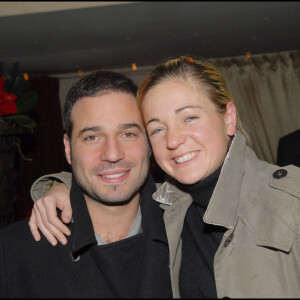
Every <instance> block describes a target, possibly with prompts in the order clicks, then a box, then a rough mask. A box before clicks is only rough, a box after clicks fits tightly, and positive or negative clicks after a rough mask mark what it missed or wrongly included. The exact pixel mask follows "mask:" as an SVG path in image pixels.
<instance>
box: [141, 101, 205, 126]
mask: <svg viewBox="0 0 300 300" xmlns="http://www.w3.org/2000/svg"><path fill="white" fill-rule="evenodd" d="M188 108H200V109H201V108H202V106H200V105H186V106H183V107H180V108H178V109H176V110H175V114H178V113H180V112H182V111H183V110H185V109H188ZM151 122H160V119H158V118H153V119H150V120H149V121H148V122H147V123H146V125H145V127H147V126H148V124H149V123H151Z"/></svg>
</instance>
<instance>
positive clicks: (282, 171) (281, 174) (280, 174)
mask: <svg viewBox="0 0 300 300" xmlns="http://www.w3.org/2000/svg"><path fill="white" fill-rule="evenodd" d="M286 174H287V170H285V169H279V170H277V171H275V172H274V173H273V177H274V178H276V179H279V178H282V177H285V176H286Z"/></svg>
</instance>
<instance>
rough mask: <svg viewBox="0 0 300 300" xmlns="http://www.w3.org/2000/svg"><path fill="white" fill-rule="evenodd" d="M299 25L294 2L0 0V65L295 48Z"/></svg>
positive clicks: (46, 68)
mask: <svg viewBox="0 0 300 300" xmlns="http://www.w3.org/2000/svg"><path fill="white" fill-rule="evenodd" d="M63 3H65V4H66V3H69V4H68V5H62V4H63ZM299 30H300V2H296V1H295V2H293V1H292V2H288V1H282V2H278V1H274V2H272V1H271V2H270V1H266V2H259V1H258V2H251V1H250V2H236V1H233V2H224V1H222V2H218V1H216V2H214V1H209V2H201V1H200V2H193V1H192V2H189V1H181V2H180V1H179V2H178V1H176V2H169V1H159V2H155V1H152V2H101V1H99V2H97V1H96V2H86V1H81V2H80V1H79V2H0V32H1V34H0V45H1V47H0V62H3V64H4V66H6V67H7V68H9V67H10V66H11V65H12V64H13V63H15V62H19V63H20V69H21V71H22V72H27V73H32V74H40V73H49V74H51V73H52V74H53V73H67V72H77V71H78V70H79V69H80V70H83V71H88V70H96V69H120V68H131V65H132V63H135V64H136V66H137V67H138V68H139V67H143V66H150V65H155V64H157V63H159V62H161V61H163V60H164V59H165V58H170V57H174V56H179V55H183V54H186V55H191V56H201V57H205V58H220V57H231V56H241V55H245V54H246V52H250V53H251V54H252V55H254V54H261V53H270V52H279V51H288V50H296V49H300V38H299Z"/></svg>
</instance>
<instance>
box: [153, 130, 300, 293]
mask: <svg viewBox="0 0 300 300" xmlns="http://www.w3.org/2000/svg"><path fill="white" fill-rule="evenodd" d="M299 151H300V150H299ZM153 198H154V199H155V200H156V201H159V202H160V203H161V207H162V208H163V209H164V210H165V212H164V221H165V226H166V230H167V236H168V241H169V248H170V271H171V280H172V288H173V295H174V297H175V298H179V297H180V294H179V288H178V278H179V270H180V263H181V243H182V241H181V232H182V228H183V223H184V218H185V214H186V211H187V209H188V207H189V206H190V204H191V203H192V198H191V196H190V195H188V194H186V193H184V192H182V191H180V190H178V189H177V188H176V187H175V186H174V185H173V184H172V182H171V181H170V182H165V183H164V184H163V185H162V186H161V187H160V188H159V189H158V190H157V192H156V193H155V194H154V195H153ZM299 198H300V168H298V167H295V166H293V165H290V166H288V167H284V168H280V167H278V166H275V165H271V164H268V163H266V162H263V161H260V160H258V159H257V157H256V155H255V154H254V152H253V151H252V150H251V149H250V148H249V147H248V146H246V141H245V138H244V136H243V135H242V134H241V133H240V132H237V134H236V136H235V138H234V140H233V142H232V145H231V147H230V150H229V152H228V154H227V157H226V159H225V162H224V165H223V167H222V170H221V174H220V178H219V180H218V183H217V185H216V188H215V190H214V192H213V195H212V197H211V199H210V202H209V205H208V208H207V210H206V213H205V215H204V222H206V223H209V224H217V225H221V226H224V227H226V228H227V229H228V230H227V231H226V232H225V234H224V237H223V240H222V242H221V244H220V247H219V249H218V250H217V252H216V255H215V258H214V272H215V281H216V288H217V295H218V298H223V297H230V298H256V297H258V298H276V297H280V298H287V297H296V298H299V297H300V239H299V222H300V207H299V203H300V202H299Z"/></svg>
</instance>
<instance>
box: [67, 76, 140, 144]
mask: <svg viewBox="0 0 300 300" xmlns="http://www.w3.org/2000/svg"><path fill="white" fill-rule="evenodd" d="M107 91H117V92H123V93H128V94H132V95H133V96H135V97H136V93H137V86H136V85H135V84H134V83H133V81H132V80H131V79H129V78H128V77H126V76H125V75H123V74H120V73H116V72H112V71H98V72H94V73H92V74H89V75H87V76H85V77H83V78H82V79H80V80H79V81H78V82H77V83H75V84H74V85H73V86H72V87H71V89H70V90H69V92H68V94H67V97H66V102H65V105H64V112H63V116H64V130H65V133H66V134H67V135H68V137H69V138H70V139H71V135H72V128H73V124H72V121H71V117H70V116H71V111H72V108H73V106H74V104H75V103H76V102H77V101H78V100H79V99H80V98H82V97H86V96H87V97H89V96H96V95H101V94H103V93H105V92H107Z"/></svg>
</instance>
